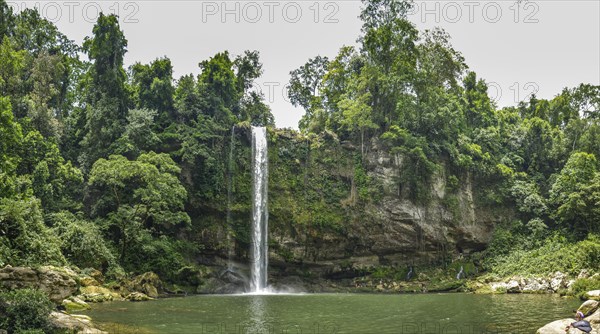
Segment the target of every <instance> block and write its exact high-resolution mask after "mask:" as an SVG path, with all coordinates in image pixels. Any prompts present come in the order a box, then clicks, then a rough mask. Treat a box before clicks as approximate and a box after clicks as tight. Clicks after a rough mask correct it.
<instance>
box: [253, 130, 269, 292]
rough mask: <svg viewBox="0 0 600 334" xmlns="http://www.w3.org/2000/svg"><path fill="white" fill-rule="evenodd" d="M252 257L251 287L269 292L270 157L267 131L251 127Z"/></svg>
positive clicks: (258, 290) (254, 290)
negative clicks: (268, 192)
mask: <svg viewBox="0 0 600 334" xmlns="http://www.w3.org/2000/svg"><path fill="white" fill-rule="evenodd" d="M252 166H253V171H252V178H253V186H252V190H253V194H252V242H251V243H252V244H251V247H252V257H251V261H252V263H251V268H250V284H251V289H252V292H254V293H260V292H264V291H266V287H267V267H268V265H269V248H268V221H269V213H268V208H267V199H268V195H267V191H268V180H269V161H268V154H267V130H266V128H264V127H254V126H253V127H252Z"/></svg>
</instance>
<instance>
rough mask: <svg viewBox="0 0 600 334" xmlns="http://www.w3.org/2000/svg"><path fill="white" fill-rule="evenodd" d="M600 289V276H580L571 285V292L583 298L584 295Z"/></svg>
mask: <svg viewBox="0 0 600 334" xmlns="http://www.w3.org/2000/svg"><path fill="white" fill-rule="evenodd" d="M598 289H600V276H598V275H596V276H594V277H591V278H580V279H578V280H576V281H575V283H573V285H571V288H570V291H569V294H571V295H573V296H576V297H579V298H581V299H583V295H584V294H585V293H586V292H588V291H592V290H598Z"/></svg>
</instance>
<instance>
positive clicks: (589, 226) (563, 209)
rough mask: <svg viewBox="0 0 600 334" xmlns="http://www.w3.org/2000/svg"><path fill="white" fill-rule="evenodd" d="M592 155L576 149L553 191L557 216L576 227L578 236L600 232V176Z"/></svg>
mask: <svg viewBox="0 0 600 334" xmlns="http://www.w3.org/2000/svg"><path fill="white" fill-rule="evenodd" d="M597 164H598V162H597V160H596V157H595V156H594V155H593V154H589V153H584V152H577V153H574V154H572V155H571V157H569V160H568V161H567V164H566V165H565V167H564V168H563V169H562V170H561V172H560V174H559V175H558V177H557V178H556V181H554V183H553V184H552V189H551V190H550V203H551V204H552V205H553V207H554V208H555V210H556V211H555V213H554V218H555V219H556V220H557V221H558V222H559V223H560V224H561V226H563V227H566V228H568V229H573V230H574V232H575V235H576V236H578V237H585V235H587V233H589V232H598V231H600V220H599V217H600V209H599V208H598V203H599V202H600V175H599V173H598V172H597Z"/></svg>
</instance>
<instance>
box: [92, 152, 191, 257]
mask: <svg viewBox="0 0 600 334" xmlns="http://www.w3.org/2000/svg"><path fill="white" fill-rule="evenodd" d="M180 171H181V170H180V168H179V167H178V166H177V164H175V162H174V161H173V160H172V159H171V158H170V157H169V156H168V155H167V154H164V153H162V154H157V153H154V152H150V153H144V154H142V155H140V156H139V157H138V158H137V159H136V160H128V159H127V158H125V157H124V156H119V155H111V156H110V157H109V159H99V160H98V161H96V162H95V163H94V165H93V167H92V170H91V172H90V178H89V181H88V185H89V186H90V188H91V196H92V198H91V207H90V209H91V216H92V217H93V218H96V219H98V220H99V222H100V224H101V225H102V226H104V228H105V229H106V232H107V235H108V236H109V238H110V239H111V240H113V241H114V242H115V243H116V244H117V245H118V247H119V253H120V260H121V261H123V260H125V258H126V257H127V256H128V250H129V249H130V248H131V247H133V246H134V244H135V243H137V242H139V241H140V240H141V239H140V238H142V237H143V236H144V234H148V233H150V234H152V235H154V236H160V235H165V234H170V233H173V232H174V230H173V228H174V227H177V226H186V225H188V224H189V223H190V218H189V216H188V215H187V213H186V212H185V211H184V203H185V201H186V199H187V192H186V190H185V188H184V187H183V186H182V185H181V183H180V182H179V179H178V176H179V173H180Z"/></svg>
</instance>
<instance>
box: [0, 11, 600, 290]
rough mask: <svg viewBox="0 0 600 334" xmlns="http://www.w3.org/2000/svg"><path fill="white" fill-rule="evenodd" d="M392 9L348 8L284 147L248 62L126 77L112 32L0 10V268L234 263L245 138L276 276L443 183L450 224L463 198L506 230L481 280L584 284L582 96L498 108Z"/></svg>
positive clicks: (592, 196) (316, 61) (243, 220)
mask: <svg viewBox="0 0 600 334" xmlns="http://www.w3.org/2000/svg"><path fill="white" fill-rule="evenodd" d="M410 8H411V3H409V2H406V1H398V0H370V1H365V2H364V9H363V12H362V14H361V19H362V21H363V29H362V32H361V35H360V37H359V39H358V43H357V46H344V47H342V48H341V49H340V51H339V53H338V54H337V55H336V56H335V57H334V58H333V59H328V58H327V57H322V56H317V57H315V58H312V59H310V60H308V62H307V63H306V64H305V65H302V66H300V67H299V68H298V69H296V70H294V71H292V72H291V73H290V75H291V79H290V86H289V87H290V88H289V97H290V99H291V102H292V103H293V104H294V105H297V106H301V107H303V108H304V109H305V111H306V113H305V115H304V116H303V118H302V120H301V121H300V124H299V127H300V130H301V131H300V132H295V131H288V130H276V129H273V127H274V119H273V116H272V114H271V112H270V109H269V107H268V105H267V104H266V103H265V102H264V100H263V96H262V95H261V94H260V93H259V92H258V91H257V90H256V89H255V87H254V81H255V80H256V79H257V78H259V77H260V76H261V74H262V64H261V63H260V60H259V54H258V52H256V51H246V52H244V53H243V54H241V55H237V56H232V55H230V54H229V53H228V52H227V51H224V52H220V53H217V54H215V55H214V56H213V57H211V58H209V59H206V60H201V61H199V70H200V74H199V75H197V76H194V75H192V74H189V75H184V76H182V77H181V78H179V79H177V80H174V78H173V77H172V75H173V68H172V64H171V61H170V60H169V59H168V58H167V57H162V58H157V59H155V60H154V61H152V62H151V63H149V64H141V63H135V64H134V65H132V66H131V67H130V68H128V69H125V68H124V63H123V57H124V55H125V53H126V52H127V45H128V43H127V40H126V37H125V36H124V34H123V32H122V31H121V29H120V27H119V23H118V22H119V21H118V18H117V17H116V16H114V15H100V16H99V18H98V21H97V22H96V24H95V26H94V28H93V30H92V36H90V37H88V38H86V40H85V42H84V43H83V45H82V46H79V45H76V44H75V43H74V42H72V41H69V40H68V39H67V38H66V37H65V36H64V35H63V34H61V33H60V32H59V31H58V30H57V29H56V27H55V26H54V25H53V24H52V23H50V22H48V21H46V20H44V19H43V18H41V17H40V16H39V14H38V13H37V12H36V11H33V10H25V11H23V12H21V13H18V14H15V13H12V12H11V11H10V8H9V7H8V6H7V5H6V3H5V1H4V0H0V64H1V66H0V130H1V131H0V265H5V264H11V265H39V264H57V265H63V264H65V265H74V266H79V267H81V269H83V268H86V267H93V268H97V269H101V270H102V271H103V272H104V273H105V274H108V276H109V277H111V278H112V277H118V276H121V275H128V274H131V273H141V272H144V271H148V270H152V271H155V272H157V273H158V274H159V275H161V277H164V278H167V279H169V280H174V281H175V280H177V279H178V278H177V277H178V275H177V272H178V271H181V270H183V269H185V268H188V269H189V267H190V266H194V265H196V264H197V263H198V262H199V259H200V258H205V257H210V256H225V254H226V251H225V248H226V247H228V246H229V244H230V243H234V244H236V245H237V246H238V247H236V248H235V249H236V250H237V254H235V255H236V256H237V257H239V258H245V257H246V256H247V254H245V252H246V251H245V250H246V249H247V248H248V247H247V246H248V243H249V242H250V238H249V226H248V223H247V221H248V217H249V214H250V212H251V208H250V192H251V176H250V170H249V166H250V148H249V146H250V145H249V138H248V133H249V127H250V126H251V125H259V126H268V127H269V158H270V180H269V185H270V186H269V187H270V189H269V190H270V192H271V193H272V194H273V195H274V196H270V198H269V208H270V212H269V214H270V224H271V227H272V231H273V234H276V235H278V236H281V238H280V240H277V239H275V240H271V243H272V246H273V249H274V251H275V252H276V253H277V254H278V255H280V256H281V258H282V259H283V260H284V261H287V262H294V263H301V262H303V261H312V260H318V259H319V258H320V256H321V253H320V251H321V248H322V246H323V244H324V243H325V242H326V240H327V239H328V236H330V235H336V236H348V235H350V233H348V228H349V225H350V224H351V223H352V222H357V221H364V220H365V219H372V216H371V217H369V216H368V215H367V214H366V213H365V212H367V211H368V210H367V209H372V208H373V206H376V205H377V204H378V202H379V201H380V200H381V199H382V197H383V196H384V195H390V194H393V196H397V197H399V198H401V199H406V200H409V201H411V202H412V203H415V204H416V205H421V204H426V203H427V202H428V201H429V200H430V199H431V197H432V193H433V187H432V180H433V179H434V177H435V176H440V175H441V176H442V178H443V181H444V187H445V189H444V191H446V194H447V195H446V199H445V202H444V205H445V206H446V207H447V208H446V209H448V211H449V212H452V213H453V216H454V217H453V220H454V221H458V220H461V219H462V217H461V213H460V210H459V205H458V204H457V202H458V200H457V196H458V193H459V191H460V188H461V186H462V184H463V183H465V182H469V184H473V185H474V187H473V188H474V192H475V194H473V198H474V199H475V202H476V203H475V205H476V206H477V207H483V208H486V209H491V210H492V212H493V210H494V209H497V210H501V209H506V208H509V211H514V212H513V213H514V214H513V215H512V216H513V218H514V219H513V220H511V221H510V222H507V226H505V227H500V228H498V229H497V231H496V237H495V239H494V241H493V243H492V245H491V247H490V249H489V250H488V255H489V256H490V259H488V261H487V262H486V263H487V264H486V266H487V269H489V270H491V271H495V272H496V273H501V274H508V273H510V272H514V271H515V270H521V269H519V268H531V269H528V270H530V273H532V274H534V273H542V272H547V271H555V270H564V271H566V272H570V273H573V274H575V273H576V272H577V270H581V269H586V268H591V269H594V268H598V263H599V259H598V258H597V254H598V250H599V249H598V244H599V242H598V237H597V236H596V235H597V234H598V233H600V205H599V204H598V203H600V172H599V167H600V166H599V165H598V164H599V161H598V157H599V155H600V123H599V122H600V110H599V109H600V87H598V86H593V85H589V84H581V85H579V86H578V87H574V88H565V89H564V90H563V91H562V92H560V94H558V95H556V96H555V97H554V98H552V99H549V100H544V99H538V98H537V97H536V96H534V95H532V96H530V97H529V98H528V100H527V101H523V102H521V103H519V104H518V105H517V106H514V107H506V108H498V107H497V106H496V105H495V104H494V102H493V101H491V100H490V97H489V95H488V93H487V89H488V87H487V84H486V82H485V81H484V80H483V79H481V78H478V77H477V75H476V74H475V73H474V72H472V71H469V70H468V67H467V65H466V63H465V59H464V58H463V56H462V55H461V54H460V52H458V51H457V50H455V49H454V48H453V47H452V45H451V43H450V36H449V35H448V34H446V33H445V32H444V31H443V30H441V29H434V30H430V31H419V30H418V29H417V28H416V27H415V25H414V24H413V23H411V22H410V21H408V20H407V17H406V16H407V13H408V12H409V10H410ZM28 36H36V38H33V39H32V38H29V37H28ZM85 56H86V57H85ZM83 58H86V59H87V60H84V59H83ZM374 149H377V150H380V151H384V152H386V153H390V155H394V156H397V157H399V158H398V159H399V160H401V161H402V163H401V164H400V167H398V168H400V169H401V170H400V171H399V172H398V174H397V175H399V177H398V178H397V180H394V181H393V183H395V184H396V186H395V187H394V189H391V190H390V189H385V190H384V186H383V185H382V184H380V182H379V181H378V180H377V179H376V178H374V177H373V172H374V171H373V161H369V159H370V156H369V154H370V153H372V152H373V150H374ZM372 160H374V159H372ZM368 222H370V221H368ZM373 224H377V222H373ZM509 225H510V226H509ZM364 233H368V231H364ZM226 236H230V237H231V238H226ZM283 236H290V237H292V238H295V239H297V240H300V242H301V243H303V244H302V246H304V252H303V254H292V253H291V251H290V249H288V248H286V247H285V246H284V240H283V239H284V237H283ZM330 240H331V239H330ZM360 246H361V247H364V248H368V247H369V245H360ZM442 246H444V247H445V245H442ZM442 246H440V247H442ZM353 247H359V245H355V246H353ZM354 251H355V249H352V248H348V249H344V250H343V252H345V254H342V255H348V256H352V255H354V254H353V252H354ZM444 251H445V249H444ZM595 254H596V255H595ZM445 255H446V254H444V256H445ZM539 259H543V260H544V263H546V264H547V265H542V266H536V265H534V264H536V263H537V262H536V261H538V260H539ZM573 259H576V260H573ZM186 270H187V269H186ZM403 270H404V269H403ZM396 274H397V273H396Z"/></svg>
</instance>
